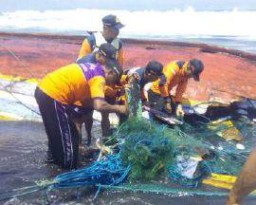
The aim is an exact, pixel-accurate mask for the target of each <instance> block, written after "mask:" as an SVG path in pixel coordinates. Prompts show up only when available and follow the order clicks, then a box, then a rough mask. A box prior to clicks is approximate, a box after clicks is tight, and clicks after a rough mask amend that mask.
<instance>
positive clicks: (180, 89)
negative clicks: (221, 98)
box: [148, 59, 204, 116]
mask: <svg viewBox="0 0 256 205" xmlns="http://www.w3.org/2000/svg"><path fill="white" fill-rule="evenodd" d="M203 69H204V65H203V63H202V61H201V60H198V59H191V60H189V61H187V62H185V61H174V62H170V63H168V64H167V65H166V66H165V67H164V69H163V73H164V75H163V76H162V77H161V79H160V80H158V81H155V82H153V83H152V85H151V87H150V90H149V93H148V98H149V104H150V106H151V107H154V108H156V106H159V102H158V103H157V99H160V98H159V97H160V96H161V97H162V99H163V103H164V110H165V111H167V112H169V113H172V112H173V111H172V105H173V106H175V107H176V115H177V116H183V115H184V111H183V110H182V106H181V104H180V103H181V99H182V96H183V94H184V92H185V91H186V88H187V83H188V80H189V79H190V78H193V79H194V80H195V81H199V80H200V74H201V73H202V71H203ZM175 86H177V88H176V94H175V97H174V99H173V101H171V96H170V91H171V90H172V89H173V88H174V87H175ZM158 109H162V107H161V106H160V107H158Z"/></svg>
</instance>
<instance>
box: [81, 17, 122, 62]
mask: <svg viewBox="0 0 256 205" xmlns="http://www.w3.org/2000/svg"><path fill="white" fill-rule="evenodd" d="M102 23H103V32H102V33H101V32H95V33H92V32H91V33H90V35H89V36H88V37H87V38H85V39H84V41H83V43H82V46H81V48H80V51H79V55H78V59H80V58H82V57H84V56H86V55H88V54H89V53H92V52H95V51H96V50H97V49H98V48H99V46H100V45H101V44H103V43H106V42H107V43H111V44H112V45H113V46H114V47H115V48H116V49H117V50H118V53H117V59H118V62H119V64H120V65H121V66H123V59H124V57H123V55H124V54H123V49H122V42H121V40H120V39H118V38H117V36H118V34H119V29H121V28H122V27H124V25H123V24H122V23H121V22H120V20H119V19H118V18H117V17H116V16H115V15H111V14H110V15H107V16H105V17H104V18H103V19H102Z"/></svg>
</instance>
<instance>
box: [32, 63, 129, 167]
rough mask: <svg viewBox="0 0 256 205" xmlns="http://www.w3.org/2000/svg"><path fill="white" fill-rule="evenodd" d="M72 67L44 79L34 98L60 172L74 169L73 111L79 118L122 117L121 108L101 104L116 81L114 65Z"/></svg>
mask: <svg viewBox="0 0 256 205" xmlns="http://www.w3.org/2000/svg"><path fill="white" fill-rule="evenodd" d="M105 63H106V64H105V65H101V64H99V63H96V64H89V63H80V64H77V63H74V64H70V65H67V66H64V67H61V68H59V69H57V70H55V71H53V72H51V73H49V74H48V75H46V76H45V77H44V78H43V79H42V80H41V82H40V83H39V84H38V86H37V88H36V91H35V98H36V101H37V103H38V105H39V110H40V113H41V115H42V119H43V122H44V126H45V130H46V133H47V136H48V147H49V152H50V154H51V155H52V159H53V162H54V163H56V164H57V165H60V166H61V167H63V168H68V169H73V168H76V167H77V161H78V147H79V136H78V133H77V129H76V126H75V124H74V122H73V113H74V112H75V111H76V108H77V107H81V108H83V111H84V112H83V114H85V113H86V112H91V111H92V110H98V111H100V112H117V113H126V112H127V109H126V107H125V106H124V105H110V104H108V103H107V102H106V101H105V100H104V96H105V95H104V86H105V84H106V85H108V84H111V83H113V82H114V81H115V80H116V75H118V74H117V73H116V70H117V67H118V63H117V61H116V60H109V59H106V62H105Z"/></svg>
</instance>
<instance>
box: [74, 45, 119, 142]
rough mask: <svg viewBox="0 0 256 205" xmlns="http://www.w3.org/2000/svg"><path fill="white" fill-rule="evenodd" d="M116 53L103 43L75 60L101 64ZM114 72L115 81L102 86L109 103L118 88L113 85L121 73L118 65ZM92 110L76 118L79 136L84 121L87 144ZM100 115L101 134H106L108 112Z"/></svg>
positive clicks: (113, 100)
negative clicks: (94, 50)
mask: <svg viewBox="0 0 256 205" xmlns="http://www.w3.org/2000/svg"><path fill="white" fill-rule="evenodd" d="M116 53H117V50H116V49H115V48H114V47H113V46H112V45H111V44H110V43H104V44H101V45H100V47H99V50H98V51H96V52H94V53H90V54H88V55H86V56H85V57H82V58H80V59H78V60H77V63H78V64H80V63H93V64H96V63H100V64H102V65H105V61H106V60H107V59H111V60H113V61H115V60H116ZM116 69H117V70H116V71H115V72H116V73H117V74H118V75H116V77H117V79H116V82H113V84H112V85H110V86H105V88H104V93H105V100H106V101H107V102H108V103H110V104H114V102H115V98H116V96H117V92H118V89H115V88H116V87H115V85H116V83H117V82H119V78H120V76H121V75H122V72H123V71H122V69H121V68H120V66H118V67H116ZM92 115H93V112H90V113H87V115H84V116H82V117H79V118H77V119H76V126H77V128H78V132H79V134H80V137H81V125H82V123H83V122H85V130H86V132H87V139H88V141H87V145H88V146H89V145H90V144H91V138H92V135H91V130H92V125H93V118H92ZM101 115H102V120H101V128H102V134H103V135H107V134H108V133H109V132H110V130H109V129H110V122H109V118H108V116H109V114H108V113H106V112H104V113H101Z"/></svg>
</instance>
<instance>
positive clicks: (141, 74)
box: [121, 60, 163, 100]
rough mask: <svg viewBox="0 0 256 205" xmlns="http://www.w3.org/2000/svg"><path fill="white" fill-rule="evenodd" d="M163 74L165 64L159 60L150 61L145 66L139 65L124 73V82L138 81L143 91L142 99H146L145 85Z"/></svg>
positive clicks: (122, 80)
mask: <svg viewBox="0 0 256 205" xmlns="http://www.w3.org/2000/svg"><path fill="white" fill-rule="evenodd" d="M162 75H163V65H162V64H161V63H160V62H158V61H154V60H152V61H149V62H148V64H147V65H146V66H145V67H138V68H133V69H130V70H127V72H125V74H124V75H122V79H121V82H122V84H123V85H124V84H129V82H131V81H134V80H135V81H136V82H137V83H138V84H139V86H140V90H141V93H142V100H145V96H144V93H143V92H142V91H143V88H144V86H145V85H146V84H147V83H149V82H153V81H156V80H157V79H159V78H160V77H161V76H162Z"/></svg>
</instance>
